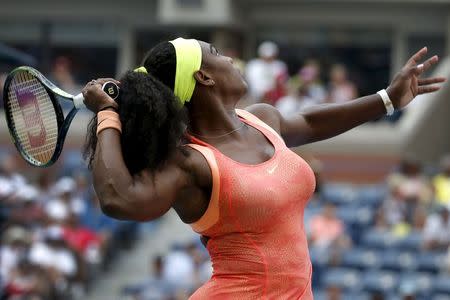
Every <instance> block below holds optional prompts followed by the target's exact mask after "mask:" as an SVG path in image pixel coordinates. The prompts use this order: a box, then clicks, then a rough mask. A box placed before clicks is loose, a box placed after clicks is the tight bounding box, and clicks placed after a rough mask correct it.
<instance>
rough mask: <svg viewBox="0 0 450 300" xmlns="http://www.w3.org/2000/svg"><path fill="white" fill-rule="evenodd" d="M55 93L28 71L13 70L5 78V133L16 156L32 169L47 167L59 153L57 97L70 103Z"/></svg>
mask: <svg viewBox="0 0 450 300" xmlns="http://www.w3.org/2000/svg"><path fill="white" fill-rule="evenodd" d="M59 91H61V90H60V89H58V88H57V87H56V86H54V85H53V84H52V83H51V82H50V81H49V80H48V79H47V78H45V77H44V76H43V75H42V74H41V73H39V72H38V71H37V70H35V69H33V68H31V67H19V68H16V69H14V70H13V71H12V72H11V73H10V74H9V75H8V77H7V78H6V81H5V86H4V90H3V103H4V109H5V115H6V121H7V124H8V129H9V132H10V135H11V137H12V140H13V142H14V145H15V146H16V148H17V150H18V151H19V153H20V155H21V156H22V157H23V158H24V159H25V161H27V162H28V163H29V164H31V165H33V166H37V167H48V166H50V165H52V164H53V163H54V162H55V161H56V160H57V159H58V157H59V154H60V153H61V149H59V147H60V148H62V144H63V142H64V141H62V142H61V141H60V134H59V133H60V130H61V128H62V126H63V123H64V114H63V111H62V109H61V106H60V104H59V102H58V100H59V99H58V97H59V98H67V99H68V100H71V98H70V97H69V96H71V95H70V94H67V93H65V92H63V91H61V92H62V93H60V92H59ZM64 137H65V134H64Z"/></svg>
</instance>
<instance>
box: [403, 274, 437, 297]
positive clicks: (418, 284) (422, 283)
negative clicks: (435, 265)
mask: <svg viewBox="0 0 450 300" xmlns="http://www.w3.org/2000/svg"><path fill="white" fill-rule="evenodd" d="M433 280H434V277H433V275H431V274H429V273H423V272H409V273H403V274H402V275H401V277H400V285H399V286H400V288H399V289H401V287H402V286H404V285H407V284H409V285H412V286H413V287H414V291H415V295H416V296H417V297H421V298H425V299H429V298H430V295H431V292H432V288H433Z"/></svg>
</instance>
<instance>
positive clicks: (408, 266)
mask: <svg viewBox="0 0 450 300" xmlns="http://www.w3.org/2000/svg"><path fill="white" fill-rule="evenodd" d="M415 257H416V253H414V252H405V251H396V250H387V251H384V252H382V253H381V255H380V264H381V268H382V269H384V270H392V271H413V270H415V269H416V268H417V261H416V258H415Z"/></svg>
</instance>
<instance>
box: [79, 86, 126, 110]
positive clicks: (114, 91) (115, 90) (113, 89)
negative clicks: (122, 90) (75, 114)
mask: <svg viewBox="0 0 450 300" xmlns="http://www.w3.org/2000/svg"><path fill="white" fill-rule="evenodd" d="M102 90H103V91H104V92H105V93H106V94H108V96H109V97H111V98H112V99H113V100H116V99H117V97H119V87H118V86H117V84H115V83H114V82H112V81H107V82H105V83H104V84H103V86H102ZM73 105H74V106H75V107H76V108H77V109H80V108H84V107H86V105H85V104H84V96H83V94H82V93H79V94H78V95H76V96H73Z"/></svg>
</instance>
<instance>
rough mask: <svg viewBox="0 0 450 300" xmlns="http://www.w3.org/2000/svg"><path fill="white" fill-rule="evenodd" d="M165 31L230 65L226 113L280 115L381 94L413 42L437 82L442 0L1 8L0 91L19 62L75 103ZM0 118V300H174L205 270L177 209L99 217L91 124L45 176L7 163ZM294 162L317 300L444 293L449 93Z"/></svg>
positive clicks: (201, 0)
mask: <svg viewBox="0 0 450 300" xmlns="http://www.w3.org/2000/svg"><path fill="white" fill-rule="evenodd" d="M178 36H182V37H186V38H196V39H200V40H204V41H207V42H210V43H213V44H214V45H215V46H216V47H217V48H218V49H219V51H220V52H221V53H222V54H224V55H228V56H231V57H232V58H233V60H234V63H235V64H236V65H238V66H239V67H240V68H241V69H242V72H243V74H245V76H246V78H247V81H248V83H249V93H248V95H247V96H246V97H245V98H244V99H242V101H241V102H240V104H239V106H240V107H245V106H246V105H249V104H252V103H257V102H266V103H270V104H272V105H274V106H276V107H277V108H278V109H279V110H280V111H281V112H282V114H284V115H289V114H294V113H298V112H299V111H301V110H303V109H306V108H308V107H310V106H312V105H316V104H324V103H343V102H346V101H351V99H354V98H357V97H358V96H363V95H368V94H372V93H375V92H376V91H378V90H380V89H382V88H386V87H387V86H388V84H389V82H390V79H391V78H392V76H393V75H394V74H395V73H396V72H397V71H398V70H399V69H400V68H401V66H402V65H403V63H404V62H405V61H406V60H407V59H408V57H409V56H410V55H411V54H412V53H414V52H416V51H417V50H419V49H420V48H421V47H423V46H428V49H429V54H430V55H432V54H438V55H439V56H440V58H441V60H440V63H439V64H438V65H437V66H436V68H434V69H433V70H431V71H430V74H433V75H439V76H446V77H447V78H449V77H450V1H449V0H358V1H357V0H239V1H238V0H235V1H232V0H159V1H156V0H128V1H115V0H110V1H105V0H97V1H87V0H78V1H56V0H39V1H31V0H15V1H4V0H1V1H0V88H1V89H0V95H1V93H2V89H3V83H4V80H5V78H6V76H7V74H8V73H9V72H10V71H11V70H12V69H13V68H14V67H17V66H20V65H29V66H33V67H35V68H37V69H38V70H40V71H41V72H43V73H44V74H45V75H46V76H47V77H48V78H49V79H50V80H51V81H52V82H54V83H55V84H56V85H57V86H59V87H60V88H61V89H63V90H65V91H67V92H69V93H72V94H77V93H79V92H80V91H81V88H82V87H83V85H84V84H85V83H86V82H88V81H90V80H91V79H94V78H97V77H120V74H122V73H124V72H125V71H126V70H129V69H133V68H135V67H136V66H138V65H139V62H140V60H141V59H142V57H143V55H144V54H145V52H146V51H147V50H149V49H150V48H151V47H152V46H153V45H155V44H157V43H158V42H160V41H164V40H169V39H173V38H176V37H178ZM0 102H1V100H0ZM68 106H69V107H70V104H68ZM0 115H1V116H0V230H1V231H0V232H1V239H0V243H1V244H0V299H2V300H3V299H14V300H17V299H33V300H39V299H50V300H53V299H64V300H66V299H92V300H97V299H98V300H100V299H108V300H109V299H120V300H122V299H134V300H150V299H187V298H188V297H189V295H190V294H192V292H193V291H195V289H196V288H197V287H198V286H200V285H201V284H202V283H203V282H205V281H206V280H207V279H208V278H209V277H210V276H211V264H210V262H209V258H208V255H207V252H206V250H205V249H204V247H203V246H202V244H201V243H200V240H199V237H198V236H196V235H195V234H194V233H193V232H192V231H191V229H190V228H189V226H188V225H184V224H182V223H181V221H180V220H179V219H178V218H177V216H176V214H175V213H174V212H172V211H171V212H169V213H168V214H167V215H166V216H164V217H162V218H161V219H159V220H157V221H153V222H151V223H146V224H137V223H133V222H118V221H115V220H113V219H110V218H108V217H106V216H104V215H103V214H102V213H101V211H100V210H99V205H98V202H97V199H96V197H95V193H94V192H93V189H92V184H91V178H90V174H89V172H88V171H87V169H86V164H85V162H84V161H83V159H82V157H81V149H82V145H83V143H84V138H85V133H86V125H87V122H88V120H89V118H91V117H92V115H91V114H90V113H89V112H87V111H83V112H80V113H79V114H78V115H77V116H76V118H75V120H74V122H73V124H72V126H71V129H70V132H69V136H68V138H67V140H66V145H65V148H64V151H63V154H62V156H61V158H60V160H59V161H58V163H57V164H56V165H54V166H53V167H51V168H48V169H36V168H31V167H30V166H28V165H26V163H25V162H24V161H23V160H22V159H21V158H20V157H19V156H18V155H17V154H16V151H15V149H14V147H13V144H12V142H11V139H10V138H9V133H8V130H7V126H6V123H5V118H4V114H3V111H2V109H1V110H0ZM295 151H296V152H298V153H299V154H300V155H301V156H302V157H304V158H305V159H306V160H307V161H308V162H309V163H310V165H311V166H312V167H313V169H314V171H315V173H316V176H317V182H318V185H317V190H316V193H315V195H314V197H313V198H312V199H311V200H310V203H309V206H308V208H307V209H306V212H305V220H304V222H305V228H306V230H307V234H308V237H309V242H310V244H309V245H310V255H311V259H312V261H313V265H314V272H313V290H314V294H315V299H318V300H321V299H330V300H335V299H389V300H390V299H432V300H444V299H450V250H449V245H450V217H449V210H450V156H449V153H450V84H449V83H446V84H444V86H443V88H442V90H441V91H440V92H438V93H435V94H430V95H426V96H420V97H417V99H416V100H415V101H414V102H413V103H412V104H411V105H410V106H409V107H408V108H407V109H405V110H404V111H401V112H396V113H395V114H394V115H393V116H391V117H389V118H388V117H384V118H381V119H380V120H374V121H373V122H370V123H368V124H365V125H363V126H361V127H359V128H356V129H354V130H351V131H350V132H348V133H345V134H343V135H341V136H339V137H336V138H333V139H331V140H327V141H323V142H320V143H315V144H312V145H308V146H305V147H301V148H298V149H296V150H295ZM280 246H282V245H280Z"/></svg>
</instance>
